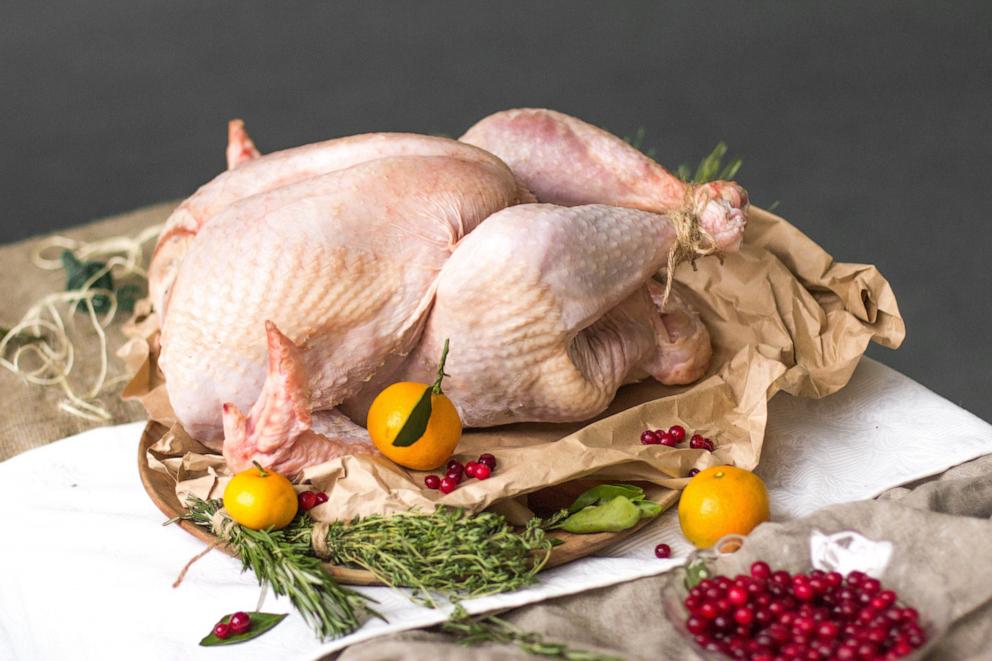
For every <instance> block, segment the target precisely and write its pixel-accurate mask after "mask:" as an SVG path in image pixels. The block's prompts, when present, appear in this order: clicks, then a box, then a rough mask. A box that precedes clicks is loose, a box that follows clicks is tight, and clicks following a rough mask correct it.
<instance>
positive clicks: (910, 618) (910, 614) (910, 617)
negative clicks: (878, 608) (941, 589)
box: [899, 608, 920, 622]
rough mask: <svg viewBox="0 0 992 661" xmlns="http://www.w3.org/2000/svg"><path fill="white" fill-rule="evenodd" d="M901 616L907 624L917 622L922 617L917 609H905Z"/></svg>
mask: <svg viewBox="0 0 992 661" xmlns="http://www.w3.org/2000/svg"><path fill="white" fill-rule="evenodd" d="M899 615H900V617H902V619H903V621H905V622H916V621H917V620H918V619H919V617H920V614H919V613H917V612H916V609H915V608H903V609H902V611H901V612H900V613H899Z"/></svg>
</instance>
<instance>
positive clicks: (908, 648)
mask: <svg viewBox="0 0 992 661" xmlns="http://www.w3.org/2000/svg"><path fill="white" fill-rule="evenodd" d="M912 651H913V646H912V645H910V644H909V643H908V642H906V641H905V640H899V641H896V644H895V645H893V646H892V650H891V652H890V654H894V655H895V658H897V659H898V658H899V657H901V656H908V655H909V654H910V653H912Z"/></svg>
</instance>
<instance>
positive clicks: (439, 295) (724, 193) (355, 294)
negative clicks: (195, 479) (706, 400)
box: [153, 111, 747, 473]
mask: <svg viewBox="0 0 992 661" xmlns="http://www.w3.org/2000/svg"><path fill="white" fill-rule="evenodd" d="M508 113H530V114H529V115H526V116H528V117H530V118H531V120H533V122H531V123H536V124H538V125H543V126H545V130H543V132H542V131H539V132H538V133H537V134H533V131H531V129H529V128H527V127H528V126H529V125H530V124H529V123H528V122H523V123H522V124H521V123H520V122H519V121H518V122H516V123H514V122H510V123H505V122H503V123H500V122H497V121H495V120H494V118H496V119H498V118H500V116H501V115H504V114H505V113H497V115H494V116H492V117H490V118H487V119H486V120H483V121H482V122H480V123H479V124H478V125H476V127H473V129H472V130H470V131H469V132H468V133H467V134H466V135H465V136H464V137H463V139H464V140H468V141H473V140H476V139H477V138H478V136H479V135H481V132H480V131H479V130H478V129H479V128H480V127H483V126H484V125H486V124H487V122H488V123H489V124H490V129H491V130H488V131H487V132H486V140H487V141H488V143H487V144H485V145H481V146H483V147H485V148H486V149H492V150H493V151H495V152H496V153H497V155H498V156H501V157H502V158H505V159H506V160H508V161H509V162H510V164H511V167H512V168H513V172H512V173H511V172H510V169H508V168H507V167H506V165H505V164H504V163H503V162H502V160H500V159H499V158H496V157H495V156H492V155H491V154H489V152H488V151H483V150H482V149H477V148H475V147H471V146H469V145H461V148H457V147H452V146H451V144H450V143H452V142H453V141H450V140H446V139H442V138H427V137H424V136H406V135H403V134H372V136H388V138H380V137H371V136H356V137H355V138H346V139H341V140H338V141H329V142H328V143H321V145H323V147H321V148H319V149H318V146H309V147H301V148H297V150H289V152H296V153H297V156H293V155H288V156H287V155H280V154H279V153H277V154H272V155H269V156H259V155H258V151H257V150H256V149H255V147H254V144H253V143H252V142H251V140H250V138H248V137H247V134H245V133H244V131H243V127H242V126H240V125H237V126H236V125H232V131H231V140H230V144H229V148H228V160H229V165H230V166H231V167H232V169H231V170H229V171H228V172H227V173H225V174H224V175H221V177H218V178H217V179H216V180H215V181H214V182H211V184H208V185H207V186H204V187H203V188H202V189H201V190H200V191H198V192H197V194H196V195H194V197H193V198H191V199H190V200H188V201H187V202H186V203H184V207H185V208H186V209H185V211H183V212H182V213H180V211H179V210H177V212H176V214H175V215H174V217H173V219H175V222H173V220H171V219H170V227H171V228H172V229H173V230H174V231H173V232H172V234H171V238H170V237H167V236H163V240H161V241H160V244H159V248H160V250H159V251H157V253H156V259H158V258H159V255H161V254H164V255H165V256H166V257H167V259H165V258H163V259H162V261H161V268H160V269H159V271H158V273H160V274H161V276H160V277H159V278H158V281H159V283H160V286H159V287H158V289H157V290H156V291H157V292H158V293H159V296H160V300H159V303H158V305H159V306H160V307H159V310H160V312H162V313H163V314H164V313H165V311H166V309H167V314H164V327H163V334H162V347H163V350H162V356H161V360H160V364H161V366H162V369H163V371H164V372H165V376H166V383H167V387H168V389H169V395H170V400H171V401H172V404H173V407H174V408H175V410H176V412H177V415H178V417H179V419H180V421H181V422H182V423H183V425H184V427H185V428H186V429H187V431H189V432H190V433H191V434H192V435H193V436H195V437H197V438H199V439H201V440H203V441H205V442H206V443H208V444H209V445H211V446H213V447H217V446H218V445H219V442H220V439H221V438H223V439H224V440H223V451H224V455H225V457H226V459H227V460H228V463H229V465H230V466H231V468H232V469H235V470H238V469H240V468H243V467H245V466H248V465H250V463H251V462H252V461H259V462H260V463H261V464H262V465H263V466H269V467H273V468H275V469H276V470H280V471H282V472H285V473H294V472H296V471H297V470H299V469H301V468H303V467H305V466H307V465H311V464H315V463H319V462H321V461H326V460H327V459H330V458H333V457H335V456H339V455H341V454H345V453H354V452H367V451H370V450H369V447H370V446H369V444H368V437H367V433H366V432H365V430H364V429H362V428H361V427H359V426H358V425H356V424H355V422H354V421H359V422H362V423H364V414H365V411H366V410H367V406H368V403H369V402H370V401H371V398H372V397H374V395H375V394H376V393H377V392H378V390H379V389H380V388H381V387H384V386H385V385H387V384H388V383H390V382H392V381H395V380H398V379H400V378H404V379H416V380H427V379H426V376H428V375H430V373H432V371H433V369H434V364H435V361H436V359H437V356H438V354H439V353H440V343H442V342H443V340H444V338H450V340H451V345H452V351H451V354H450V356H449V363H448V365H449V367H448V372H449V373H451V374H452V377H451V378H450V379H449V380H448V381H446V384H447V385H446V391H447V392H449V395H450V396H451V397H452V400H453V401H454V402H455V404H456V406H457V407H458V408H459V412H460V413H461V414H462V416H463V418H464V420H465V422H466V424H467V425H469V426H486V425H493V424H501V423H505V422H512V421H522V420H547V421H573V420H584V419H588V418H589V417H591V416H593V415H595V414H597V413H599V412H600V411H602V410H603V409H604V408H605V407H606V406H607V405H608V404H609V402H610V401H611V400H612V399H613V397H614V395H615V393H616V390H617V388H618V387H619V386H620V385H622V384H623V383H627V382H631V381H636V380H639V379H642V378H646V377H649V376H650V377H654V378H656V379H658V380H660V381H662V382H665V383H687V382H690V381H692V380H695V379H696V378H698V377H699V376H700V375H701V374H702V373H703V372H704V371H705V369H706V365H707V364H708V361H709V355H710V348H709V337H708V334H707V333H706V330H705V327H704V326H703V325H702V323H701V322H700V321H699V319H698V316H697V315H696V314H695V313H694V312H693V311H692V310H691V309H689V308H688V306H687V305H685V304H684V303H683V302H682V300H681V299H680V297H679V296H678V293H677V290H673V292H672V295H671V297H670V298H669V299H668V301H667V303H666V305H665V306H664V307H663V306H662V289H663V287H662V286H661V285H660V284H658V283H657V282H655V281H654V280H653V276H655V275H656V274H657V273H658V271H659V270H660V269H663V268H664V267H665V264H666V262H667V260H668V256H669V254H670V252H671V250H672V248H673V246H674V245H675V240H676V233H675V231H674V228H673V224H672V222H671V220H670V218H669V217H666V216H665V215H663V214H665V213H672V212H681V213H691V214H694V215H695V217H696V218H698V222H699V225H700V227H702V228H703V229H704V230H705V231H706V232H707V233H708V235H709V236H710V237H711V238H712V241H713V247H714V248H715V249H720V250H733V249H736V247H737V246H738V245H739V243H740V240H741V236H742V234H743V230H744V226H745V212H746V205H747V196H746V193H744V191H743V189H741V188H740V187H738V186H737V185H736V184H733V183H730V182H717V183H716V184H712V185H704V186H701V187H690V186H687V185H685V184H683V183H682V182H681V181H679V180H677V179H675V178H674V177H672V176H671V175H669V174H668V173H667V172H665V171H664V169H663V168H661V166H659V165H657V164H656V163H654V162H653V161H651V160H650V159H647V157H644V156H643V155H642V154H640V153H639V152H637V151H636V150H634V149H633V148H632V147H630V146H629V145H627V144H626V143H624V142H623V141H620V140H618V139H617V138H615V137H613V136H610V135H609V134H607V133H605V132H603V131H601V130H600V129H596V128H595V127H592V126H590V125H588V124H585V123H584V122H580V120H576V119H574V118H570V117H568V116H567V115H561V114H559V113H551V111H508ZM535 118H536V119H535ZM549 118H550V120H549ZM491 120H492V121H491ZM549 122H550V123H549ZM549 125H550V126H554V127H556V128H554V130H547V126H549ZM521 126H522V127H523V128H521ZM563 126H564V127H565V128H564V129H563V128H562V127H563ZM495 128H498V129H499V130H495ZM565 129H567V130H565ZM529 131H530V132H531V134H530V137H528V135H529V133H528V132H529ZM473 135H474V136H475V137H474V138H473ZM563 136H564V137H563ZM349 140H351V141H355V144H361V145H365V146H364V147H363V148H358V149H351V148H345V147H344V146H342V145H346V144H347V141H349ZM528 140H529V141H530V148H529V151H527V152H526V154H525V156H526V157H521V155H520V154H521V151H520V148H519V145H520V144H522V143H524V142H526V141H528ZM383 141H384V142H383ZM479 141H480V142H481V140H479ZM373 143H378V144H379V147H374V146H370V145H373ZM386 143H388V144H389V145H390V146H389V149H387V150H386V151H377V149H379V148H380V147H381V145H382V144H386ZM400 143H402V144H403V145H404V146H403V147H402V149H406V150H409V151H406V152H402V153H409V152H410V151H417V150H421V151H427V152H430V153H433V154H434V155H421V156H399V157H396V156H391V155H389V154H390V153H392V152H389V150H390V149H391V150H393V152H395V151H397V150H399V149H400V147H399V146H398V145H399V144H400ZM454 144H456V145H457V144H458V143H454ZM507 145H509V146H507ZM307 149H314V150H316V151H315V153H321V154H323V153H324V152H322V151H321V149H324V150H327V149H329V150H331V152H337V151H338V150H342V152H343V153H344V152H346V155H342V154H340V153H339V154H337V155H334V156H326V155H325V156H321V158H317V159H315V160H316V161H317V163H316V164H315V163H314V159H311V158H309V157H304V156H299V155H298V154H299V153H300V152H303V153H305V151H306V150H307ZM431 150H435V151H436V152H440V153H434V152H432V151H431ZM624 150H626V152H625V151H624ZM289 152H283V153H282V154H288V153H289ZM387 152H389V153H387ZM629 152H633V153H629ZM383 154H385V156H383ZM563 154H564V155H568V154H570V156H568V157H567V158H566V156H563ZM267 159H268V160H267ZM321 159H323V160H321ZM542 159H547V160H548V161H550V162H554V163H557V164H558V166H559V167H566V166H565V165H564V161H565V160H567V161H568V163H567V168H571V170H567V171H566V173H565V174H564V175H561V176H559V175H558V174H555V172H557V170H555V171H554V172H552V171H551V170H543V169H542V166H539V165H538V164H539V163H540V162H541V161H542ZM645 161H646V162H647V163H645ZM267 163H268V164H269V165H271V167H272V170H270V169H269V167H268V165H266V164H267ZM356 163H357V164H356ZM287 164H289V165H287ZM604 164H605V165H604ZM349 165H350V167H349ZM567 168H566V169H567ZM645 169H646V170H645ZM586 170H590V171H592V173H593V174H590V175H588V176H586V175H585V174H583V173H584V172H585V171H586ZM542 173H544V174H542ZM593 180H596V181H598V182H599V183H598V184H597V186H598V188H597V187H596V186H592V187H590V186H589V185H588V183H589V182H590V181H593ZM642 180H643V181H642ZM518 182H519V183H518ZM657 186H662V187H663V188H664V189H665V192H663V193H659V192H657V191H654V192H652V191H653V190H654V188H656V187H657ZM528 188H533V190H534V191H535V192H536V193H537V197H538V199H539V200H541V201H542V202H545V201H548V202H554V203H555V204H518V203H520V202H531V201H533V199H534V198H533V196H531V195H530V193H529V192H528ZM652 196H653V197H652ZM596 198H600V199H596ZM194 202H195V203H194ZM600 202H601V203H602V204H599V203H600ZM514 205H516V206H514ZM566 205H567V206H566ZM569 207H572V208H569ZM624 207H627V208H624ZM154 266H155V265H154V264H153V267H154ZM170 281H171V282H170ZM342 412H343V413H346V414H348V415H343V413H342Z"/></svg>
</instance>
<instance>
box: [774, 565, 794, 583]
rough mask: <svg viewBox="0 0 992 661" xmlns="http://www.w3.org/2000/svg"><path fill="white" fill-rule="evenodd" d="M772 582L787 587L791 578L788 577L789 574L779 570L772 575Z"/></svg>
mask: <svg viewBox="0 0 992 661" xmlns="http://www.w3.org/2000/svg"><path fill="white" fill-rule="evenodd" d="M772 582H774V583H777V584H778V585H781V586H788V585H790V584H791V583H792V577H791V576H789V572H787V571H783V570H781V569H780V570H778V571H777V572H775V573H773V574H772Z"/></svg>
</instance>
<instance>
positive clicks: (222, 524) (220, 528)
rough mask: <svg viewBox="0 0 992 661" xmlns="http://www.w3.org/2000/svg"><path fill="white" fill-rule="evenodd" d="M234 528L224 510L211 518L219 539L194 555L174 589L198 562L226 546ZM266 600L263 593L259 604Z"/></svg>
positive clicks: (211, 524)
mask: <svg viewBox="0 0 992 661" xmlns="http://www.w3.org/2000/svg"><path fill="white" fill-rule="evenodd" d="M233 527H234V519H232V518H231V517H229V516H228V515H227V512H226V511H225V510H224V508H221V509H219V510H217V511H216V512H214V515H213V516H212V517H210V529H211V530H213V532H214V534H215V535H216V536H217V539H216V540H215V541H213V542H211V543H210V545H209V546H207V548H205V549H203V550H202V551H200V552H199V553H197V554H196V555H194V556H193V557H192V558H190V559H189V562H187V563H186V564H185V565H184V566H183V568H182V570H181V571H180V572H179V576H177V577H176V580H175V581H174V582H173V583H172V587H174V588H178V587H179V586H180V585H182V583H183V579H184V578H186V573H187V572H188V571H189V568H190V567H192V566H193V564H194V563H195V562H196V561H197V560H199V559H200V558H202V557H203V556H205V555H206V554H208V553H210V552H211V551H213V550H214V549H215V548H217V547H218V546H220V545H222V544H226V543H227V535H228V533H229V532H231V528H233ZM264 599H265V592H264V591H263V592H262V596H261V597H260V598H259V603H260V604H261V602H262V601H263V600H264Z"/></svg>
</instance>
